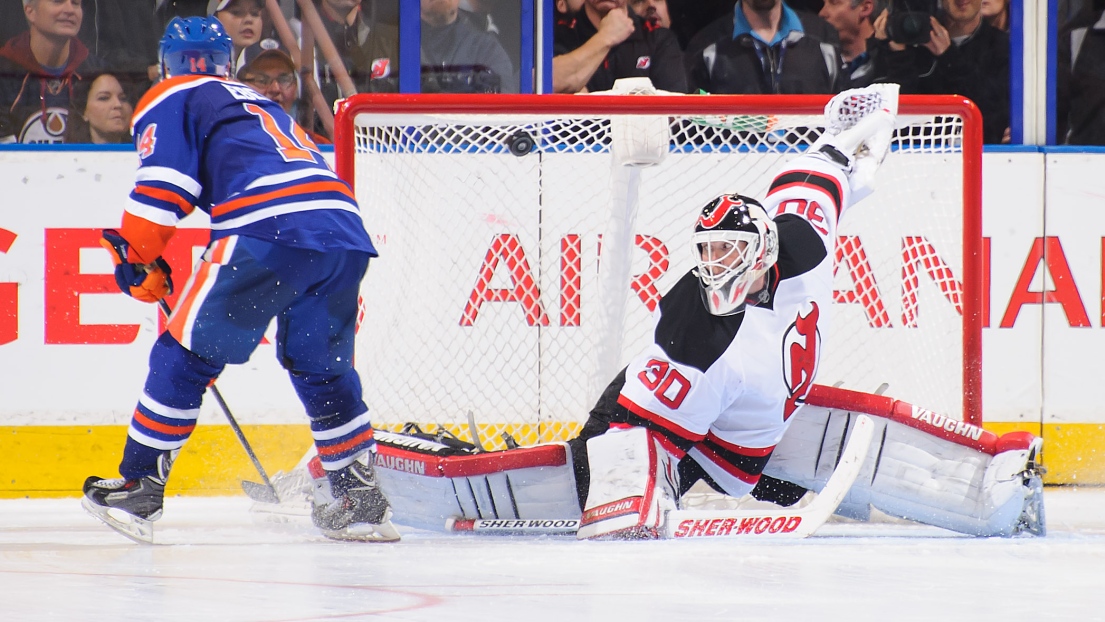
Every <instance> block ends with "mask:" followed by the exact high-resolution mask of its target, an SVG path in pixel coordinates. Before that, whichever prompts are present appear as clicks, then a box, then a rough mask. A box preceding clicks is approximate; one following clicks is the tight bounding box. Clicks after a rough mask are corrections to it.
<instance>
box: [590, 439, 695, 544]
mask: <svg viewBox="0 0 1105 622" xmlns="http://www.w3.org/2000/svg"><path fill="white" fill-rule="evenodd" d="M587 456H588V463H589V466H590V472H591V487H590V490H589V491H588V493H587V503H586V505H585V506H584V509H583V518H582V519H581V521H580V528H579V532H578V534H577V536H578V537H579V539H581V540H583V539H595V538H610V539H643V538H648V539H654V538H658V537H659V529H660V527H661V525H662V524H663V522H664V518H665V514H666V513H667V511H668V510H674V509H677V507H678V505H677V501H676V499H677V498H678V497H677V494H678V490H679V473H678V467H677V465H678V459H677V458H675V457H674V456H672V455H671V454H670V453H668V451H667V450H666V449H665V448H664V446H663V444H662V443H661V441H660V439H659V437H658V435H657V434H656V433H655V432H651V431H650V430H647V429H645V428H629V429H617V428H615V429H612V430H610V431H609V432H607V433H606V434H603V435H601V436H596V437H594V438H592V439H590V440H589V441H587Z"/></svg>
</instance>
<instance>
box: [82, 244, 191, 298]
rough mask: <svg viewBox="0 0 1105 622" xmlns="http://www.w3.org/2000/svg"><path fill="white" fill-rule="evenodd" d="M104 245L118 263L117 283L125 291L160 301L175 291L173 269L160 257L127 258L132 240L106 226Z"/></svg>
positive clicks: (116, 268)
mask: <svg viewBox="0 0 1105 622" xmlns="http://www.w3.org/2000/svg"><path fill="white" fill-rule="evenodd" d="M100 246H103V247H104V248H106V249H107V250H108V252H110V253H111V260H112V261H113V262H115V283H116V284H118V285H119V289H120V290H122V291H123V293H124V294H127V295H129V296H132V297H134V298H136V299H138V300H141V301H142V302H157V301H159V300H161V299H162V298H164V297H165V296H168V295H169V294H171V293H173V279H172V277H171V275H172V273H173V271H172V269H171V268H170V267H169V264H168V262H166V261H165V260H164V259H162V258H161V257H158V258H157V259H155V260H153V261H152V262H150V263H148V264H144V263H134V262H131V261H129V260H128V255H129V253H130V243H129V242H127V240H126V239H125V238H124V237H123V236H121V235H119V232H118V231H116V230H115V229H104V231H103V239H101V240H100Z"/></svg>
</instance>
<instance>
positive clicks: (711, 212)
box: [698, 194, 744, 229]
mask: <svg viewBox="0 0 1105 622" xmlns="http://www.w3.org/2000/svg"><path fill="white" fill-rule="evenodd" d="M743 206H744V201H742V200H740V199H739V198H737V197H736V196H733V195H731V194H726V195H722V196H721V197H718V200H717V204H716V205H714V204H713V203H711V204H710V205H707V206H706V209H704V210H702V215H701V216H699V217H698V224H699V225H701V226H702V228H703V229H713V228H714V227H716V226H718V225H720V224H721V221H723V220H725V217H726V216H728V215H729V212H730V210H733V209H739V208H741V207H743Z"/></svg>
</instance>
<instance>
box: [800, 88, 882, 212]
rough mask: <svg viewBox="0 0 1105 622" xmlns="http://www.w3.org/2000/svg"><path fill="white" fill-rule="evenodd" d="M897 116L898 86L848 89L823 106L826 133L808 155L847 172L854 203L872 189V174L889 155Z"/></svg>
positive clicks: (873, 175)
mask: <svg viewBox="0 0 1105 622" xmlns="http://www.w3.org/2000/svg"><path fill="white" fill-rule="evenodd" d="M897 114H898V85H897V84H874V85H871V86H868V87H865V88H861V89H849V90H847V91H844V92H843V93H840V94H838V95H836V96H834V97H833V98H832V99H831V100H829V103H828V104H827V105H826V106H825V126H826V130H825V133H824V134H822V135H821V137H820V138H818V139H817V141H816V142H815V143H814V144H813V145H812V146H811V147H810V153H813V154H815V155H817V156H818V157H821V158H823V159H825V160H828V161H829V162H832V163H833V164H836V165H837V166H839V167H840V168H841V169H843V170H844V172H845V173H847V175H848V183H849V185H850V186H851V187H852V196H853V200H852V202H853V203H858V202H859V201H861V200H863V199H864V198H865V197H867V195H869V194H871V192H872V191H873V190H874V184H875V171H877V170H878V168H879V166H880V165H881V164H882V162H883V160H884V159H885V158H886V154H887V153H889V152H890V142H891V138H892V137H893V135H894V124H895V122H896V120H897Z"/></svg>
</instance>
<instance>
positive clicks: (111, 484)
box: [81, 451, 177, 544]
mask: <svg viewBox="0 0 1105 622" xmlns="http://www.w3.org/2000/svg"><path fill="white" fill-rule="evenodd" d="M176 454H177V452H175V451H173V452H168V451H167V452H165V453H163V454H161V457H160V458H158V460H157V473H156V474H154V475H147V476H145V477H140V478H138V479H124V478H116V479H106V478H103V477H96V476H91V477H89V478H88V479H86V480H85V481H84V487H83V491H84V497H82V498H81V506H82V507H83V508H84V509H85V511H87V512H88V513H89V514H91V515H93V516H95V517H96V518H98V519H100V520H101V521H102V522H103V523H104V524H105V525H107V526H108V527H111V528H112V529H114V530H115V531H118V532H119V533H121V534H123V535H124V536H126V537H128V538H130V539H131V540H134V541H135V542H140V543H142V544H152V543H153V521H155V520H157V519H159V518H161V510H162V507H163V505H164V500H165V482H166V481H167V480H168V478H169V469H170V468H172V466H173V460H174V459H175V458H176Z"/></svg>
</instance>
